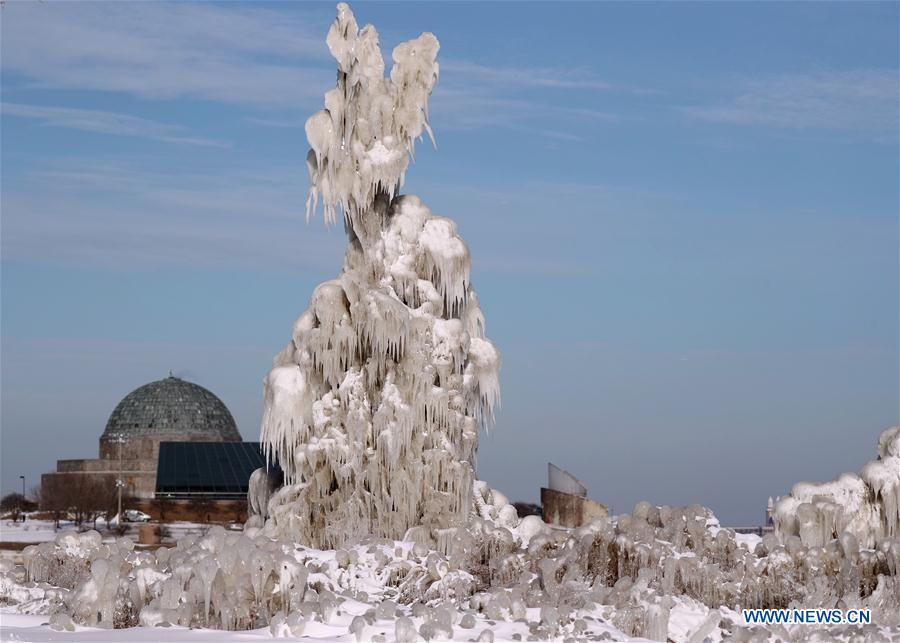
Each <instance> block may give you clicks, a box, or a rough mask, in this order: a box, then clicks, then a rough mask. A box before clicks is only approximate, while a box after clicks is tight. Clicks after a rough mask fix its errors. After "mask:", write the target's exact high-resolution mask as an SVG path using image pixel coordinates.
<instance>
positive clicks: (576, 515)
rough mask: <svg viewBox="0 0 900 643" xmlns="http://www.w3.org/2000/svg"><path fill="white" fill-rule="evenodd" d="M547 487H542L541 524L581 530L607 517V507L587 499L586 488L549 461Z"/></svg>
mask: <svg viewBox="0 0 900 643" xmlns="http://www.w3.org/2000/svg"><path fill="white" fill-rule="evenodd" d="M547 478H548V482H547V486H546V487H541V507H542V516H543V518H544V522H546V523H548V524H551V525H556V526H558V527H580V526H581V525H585V524H587V523H589V522H591V521H593V520H596V519H597V518H600V517H602V516H608V515H609V509H608V508H607V507H606V505H602V504H600V503H599V502H595V501H593V500H590V499H588V497H587V491H588V490H587V486H586V485H585V484H584V483H583V482H582V481H581V480H579V479H578V478H576V477H575V476H573V475H572V474H571V473H569V472H568V471H566V470H564V469H560V468H559V467H557V466H556V465H555V464H553V463H552V462H549V463H547Z"/></svg>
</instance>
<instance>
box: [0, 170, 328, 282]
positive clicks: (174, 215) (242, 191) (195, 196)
mask: <svg viewBox="0 0 900 643" xmlns="http://www.w3.org/2000/svg"><path fill="white" fill-rule="evenodd" d="M155 167H158V166H155V165H151V164H148V163H147V162H145V161H130V160H125V159H119V158H113V159H96V158H68V159H59V160H55V161H48V162H45V164H44V167H42V168H41V169H39V170H31V171H28V172H27V173H25V174H23V175H21V176H20V177H19V178H18V179H17V181H16V182H15V184H14V187H13V188H11V189H5V190H4V191H3V194H2V206H3V236H2V250H3V256H4V257H5V258H10V259H17V260H21V261H27V262H35V261H37V262H39V263H45V262H50V263H55V264H62V265H69V264H74V265H89V266H100V267H109V266H116V265H121V264H122V263H123V262H125V263H127V264H128V265H143V266H159V265H187V266H212V267H221V266H252V267H257V268H265V267H268V268H272V269H281V268H283V267H285V266H302V267H305V268H311V269H322V268H326V267H333V266H334V265H340V257H341V254H342V248H343V243H344V239H343V234H342V232H341V231H340V230H335V229H331V230H329V229H327V228H326V227H325V226H324V225H322V224H321V222H320V221H314V222H310V224H309V225H305V224H304V216H303V210H304V206H303V204H304V201H305V198H306V195H305V189H306V182H305V181H303V180H302V179H300V178H298V176H297V174H296V172H293V171H289V170H290V168H288V169H285V168H282V167H278V166H275V165H271V166H264V167H263V166H244V167H238V168H231V169H227V170H221V169H220V170H213V171H210V172H208V173H207V172H200V171H198V172H184V171H181V170H180V169H179V168H171V169H169V168H162V169H154V168H155Z"/></svg>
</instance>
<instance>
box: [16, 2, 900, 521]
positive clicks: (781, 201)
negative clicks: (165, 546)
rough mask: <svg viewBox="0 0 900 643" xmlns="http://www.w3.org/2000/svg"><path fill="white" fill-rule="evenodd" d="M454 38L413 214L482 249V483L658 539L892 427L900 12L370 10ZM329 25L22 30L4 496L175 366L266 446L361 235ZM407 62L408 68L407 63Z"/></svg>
mask: <svg viewBox="0 0 900 643" xmlns="http://www.w3.org/2000/svg"><path fill="white" fill-rule="evenodd" d="M354 10H355V13H356V16H357V19H358V21H359V22H360V24H364V23H367V22H372V23H373V24H375V26H376V27H377V28H378V30H379V32H380V34H381V42H382V46H383V48H384V49H385V50H386V51H389V50H390V49H391V48H393V46H394V45H396V44H397V43H398V42H400V41H401V40H404V39H407V38H411V37H414V36H416V35H418V34H419V33H420V32H421V31H432V32H434V33H435V34H436V35H437V36H438V38H439V39H440V41H441V53H440V57H439V60H440V61H441V79H440V82H439V83H438V88H437V90H436V92H435V94H434V96H433V97H432V103H431V105H432V108H431V121H432V125H433V127H434V130H435V133H436V135H437V144H438V147H437V149H436V150H435V149H432V148H430V146H427V145H424V144H423V145H421V146H420V147H419V152H418V158H417V162H416V164H415V165H414V166H413V167H412V168H411V169H410V171H409V172H408V175H407V185H406V188H405V189H406V191H408V192H410V193H415V194H418V195H419V196H420V197H421V198H422V199H423V200H424V201H425V202H426V203H427V204H428V205H429V206H430V207H431V209H432V210H433V211H434V212H436V213H439V214H442V215H445V216H450V217H452V218H454V219H455V220H456V221H457V222H458V223H459V228H460V232H461V234H462V235H463V237H464V238H465V239H466V241H467V242H468V243H469V245H470V248H471V250H472V255H473V257H474V273H473V274H474V280H475V286H476V288H477V289H478V292H479V297H480V300H481V303H482V308H483V309H484V312H485V315H486V317H487V322H488V335H489V336H490V337H491V339H492V340H493V341H494V342H495V343H496V344H497V345H498V346H499V348H500V349H501V351H502V353H503V358H504V365H503V369H502V371H501V383H502V386H503V409H502V411H501V413H500V415H499V418H498V422H497V425H496V427H495V428H494V429H493V430H492V431H491V433H490V434H489V435H487V436H484V437H483V438H482V442H481V448H480V451H479V462H478V467H479V475H480V477H482V478H484V479H486V480H488V481H489V482H490V483H491V484H492V485H493V486H496V487H498V488H500V489H502V490H503V491H504V492H505V493H506V494H507V495H509V496H510V497H511V498H514V499H521V500H529V501H536V500H537V499H538V495H539V487H540V486H541V484H543V483H544V482H545V477H546V468H545V467H546V462H547V461H548V460H551V461H553V462H554V463H556V464H558V465H560V466H563V467H566V468H568V469H570V470H572V471H573V472H574V473H576V474H577V475H578V476H580V477H581V478H582V479H583V480H584V481H585V482H586V483H587V485H588V486H589V488H590V492H591V496H592V497H594V498H596V499H598V500H600V501H603V502H607V503H609V504H611V505H612V508H613V510H614V511H622V510H626V509H628V510H630V508H631V507H632V506H633V504H634V503H635V502H637V501H638V500H642V499H647V500H650V501H652V502H655V503H658V504H664V503H668V504H690V503H694V502H697V503H702V504H706V505H708V506H711V507H713V508H714V509H715V510H716V512H717V514H718V515H719V516H720V517H721V519H722V520H723V522H725V523H728V524H738V523H741V524H756V523H757V522H758V521H759V520H760V518H761V515H762V512H763V510H764V508H765V502H766V498H767V497H768V496H769V495H776V494H780V493H784V492H786V491H788V490H789V489H790V486H791V485H792V484H793V483H794V482H796V481H799V480H803V479H812V480H822V479H830V478H832V477H834V476H835V475H837V474H839V473H841V472H843V471H847V470H856V469H858V468H859V467H860V466H861V465H862V464H863V463H864V462H865V461H866V460H868V459H870V458H871V457H872V456H873V455H874V445H875V440H876V438H877V436H878V433H879V432H880V431H881V430H882V429H883V428H885V427H887V426H889V425H891V424H896V423H898V421H900V420H898V415H900V404H898V395H900V393H898V391H900V383H898V169H900V168H898V147H897V138H898V126H897V122H898V119H897V116H898V113H897V110H898V84H897V72H898V69H897V60H898V36H897V29H896V25H897V21H898V5H897V4H896V3H883V4H876V3H848V4H842V3H797V4H790V3H721V4H688V3H677V4H676V3H667V4H652V3H631V4H613V3H599V4H587V3H578V4H559V3H554V4H549V3H548V4H544V3H529V4H514V3H499V4H484V3H477V4H476V3H471V4H468V3H455V4H440V3H436V4H435V3H429V4H415V5H412V4H388V3H384V4H382V3H361V4H357V5H355V6H354ZM333 16H334V7H333V5H331V4H327V3H326V4H289V3H283V4H271V5H267V4H253V5H244V4H238V3H228V4H178V5H170V4H161V3H134V4H126V3H103V4H82V3H65V4H55V3H30V4H19V3H16V2H9V3H7V4H6V6H4V8H3V9H2V12H0V20H2V74H3V75H2V193H0V205H2V230H0V231H2V387H0V388H2V489H3V492H4V493H6V492H8V491H11V490H15V489H16V488H18V485H19V479H18V476H20V475H26V476H27V481H28V485H29V486H31V484H33V483H36V482H37V479H38V476H39V474H40V473H41V472H43V471H49V470H51V469H52V468H53V466H54V461H55V459H57V458H74V457H96V452H97V438H98V437H99V435H100V433H101V431H102V429H103V427H104V425H105V423H106V419H107V417H108V415H109V413H110V412H111V411H112V409H113V407H114V406H115V404H116V403H117V401H118V400H119V399H120V398H121V397H122V396H124V395H125V394H126V393H128V392H129V391H130V390H132V389H133V388H135V387H137V386H139V385H141V384H143V383H146V382H148V381H151V380H153V379H158V378H160V377H162V376H164V375H165V374H166V373H167V372H168V370H169V369H173V370H174V371H175V372H176V373H180V374H182V375H183V376H184V377H186V378H188V379H190V380H192V381H196V382H198V383H200V384H202V385H204V386H206V387H207V388H209V389H211V390H212V391H214V392H215V393H216V394H218V395H219V396H220V397H221V398H222V399H223V400H224V401H225V402H226V403H227V404H228V406H229V407H230V408H231V410H232V412H233V414H234V415H235V418H236V419H237V421H238V424H239V427H240V429H241V432H242V433H243V435H244V437H245V438H247V439H255V438H256V437H257V435H258V427H259V420H260V415H261V408H262V384H261V381H262V378H263V376H264V375H265V373H266V371H267V370H268V367H269V365H270V363H271V358H272V356H273V355H274V354H275V353H276V352H277V351H278V350H280V348H281V347H282V346H283V345H284V344H285V343H286V342H287V341H288V339H289V337H290V332H291V324H292V322H293V320H294V319H295V318H296V317H297V316H298V315H299V314H300V313H301V312H302V311H303V310H304V309H305V307H306V304H307V301H308V298H309V296H310V294H311V292H312V289H313V288H314V287H315V285H316V284H317V283H319V282H320V281H322V280H325V279H328V278H331V277H332V276H334V275H335V274H336V273H337V272H338V271H339V269H340V266H341V261H342V254H343V245H344V240H343V233H342V231H341V230H340V229H339V228H335V229H328V228H326V227H325V226H324V224H323V223H322V221H321V218H316V219H314V220H312V221H310V222H309V223H308V224H307V223H305V221H304V217H303V204H304V200H305V192H306V189H307V179H306V170H305V165H304V159H305V155H306V150H307V144H306V141H305V136H304V133H303V122H304V121H305V118H306V117H307V116H308V115H309V114H310V113H312V112H313V111H314V110H316V109H318V108H319V107H320V105H321V102H322V98H321V97H322V94H323V93H324V91H326V90H327V89H328V88H329V87H330V86H331V84H332V83H333V78H334V72H333V64H332V63H333V61H332V60H331V59H330V58H329V56H328V52H327V49H326V47H325V44H324V37H325V33H326V31H327V29H328V26H329V24H330V22H331V20H332V19H333ZM387 57H388V56H387V55H386V58H387Z"/></svg>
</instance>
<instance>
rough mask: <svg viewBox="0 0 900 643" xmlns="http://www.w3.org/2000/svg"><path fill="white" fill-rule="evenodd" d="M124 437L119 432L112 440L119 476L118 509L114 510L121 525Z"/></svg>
mask: <svg viewBox="0 0 900 643" xmlns="http://www.w3.org/2000/svg"><path fill="white" fill-rule="evenodd" d="M124 441H125V439H124V438H123V437H122V434H121V433H119V434H117V435H116V439H115V440H114V442H116V444H118V445H119V446H118V451H119V453H118V456H119V477H118V478H116V494H117V496H118V498H117V501H118V510H117V512H116V525H117V526H121V524H122V487H124V486H125V479H124V477H125V472H124V470H123V469H122V443H123V442H124Z"/></svg>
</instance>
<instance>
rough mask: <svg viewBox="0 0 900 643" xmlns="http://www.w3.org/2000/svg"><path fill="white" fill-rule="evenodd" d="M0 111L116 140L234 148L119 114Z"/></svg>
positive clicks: (7, 106)
mask: <svg viewBox="0 0 900 643" xmlns="http://www.w3.org/2000/svg"><path fill="white" fill-rule="evenodd" d="M0 111H2V113H3V114H6V115H8V116H17V117H20V118H30V119H34V120H38V121H40V123H41V125H44V126H48V127H63V128H66V129H75V130H83V131H86V132H96V133H98V134H111V135H114V136H132V137H135V138H145V139H149V140H153V141H161V142H164V143H176V144H180V145H198V146H202V147H221V148H226V147H230V146H231V144H230V143H228V142H226V141H219V140H214V139H209V138H200V137H196V136H189V135H188V132H187V131H186V128H184V127H181V126H180V125H169V124H166V123H160V122H158V121H153V120H149V119H146V118H138V117H137V116H130V115H127V114H117V113H115V112H104V111H99V110H95V109H74V108H71V107H48V106H44V105H23V104H20V103H2V104H0Z"/></svg>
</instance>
